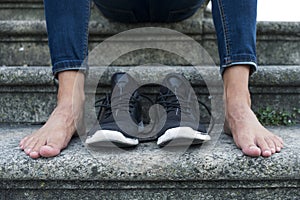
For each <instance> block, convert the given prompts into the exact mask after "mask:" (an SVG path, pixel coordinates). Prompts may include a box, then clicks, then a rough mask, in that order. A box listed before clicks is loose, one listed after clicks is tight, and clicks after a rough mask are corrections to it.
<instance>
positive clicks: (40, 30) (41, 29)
mask: <svg viewBox="0 0 300 200" xmlns="http://www.w3.org/2000/svg"><path fill="white" fill-rule="evenodd" d="M102 21H103V22H102ZM195 23H198V24H199V25H198V26H196V27H193V28H191V30H186V29H185V28H186V27H187V26H192V25H191V24H193V26H195ZM147 26H148V27H150V26H154V27H165V28H170V29H175V30H176V29H178V31H181V32H183V33H187V34H214V32H215V31H214V27H213V22H212V20H211V19H204V20H203V29H202V28H201V27H200V26H201V21H198V20H196V19H194V18H192V19H190V20H189V19H187V20H184V21H182V22H178V23H170V24H164V23H145V24H144V23H143V24H122V23H117V22H109V23H108V22H107V20H106V19H103V20H97V21H95V20H92V21H90V28H89V30H90V34H91V35H103V34H104V35H105V34H107V35H111V34H116V33H119V32H121V31H125V30H129V29H132V28H138V27H147ZM0 27H1V29H0V35H2V37H3V36H5V35H7V34H10V35H13V36H22V35H23V34H27V35H46V34H47V33H46V22H45V21H44V20H32V21H31V20H0ZM201 29H202V30H201ZM299 32H300V22H264V21H262V22H257V34H258V36H259V35H269V34H272V35H289V36H291V37H293V38H299V37H300V34H299Z"/></svg>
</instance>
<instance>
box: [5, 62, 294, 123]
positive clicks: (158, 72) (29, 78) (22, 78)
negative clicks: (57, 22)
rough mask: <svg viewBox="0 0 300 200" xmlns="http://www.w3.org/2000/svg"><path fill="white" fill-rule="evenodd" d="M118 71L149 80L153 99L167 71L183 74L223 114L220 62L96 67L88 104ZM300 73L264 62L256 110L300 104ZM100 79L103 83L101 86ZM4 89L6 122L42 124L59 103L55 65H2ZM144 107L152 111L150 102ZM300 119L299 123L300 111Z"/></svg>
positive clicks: (254, 88)
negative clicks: (192, 64) (170, 65)
mask: <svg viewBox="0 0 300 200" xmlns="http://www.w3.org/2000/svg"><path fill="white" fill-rule="evenodd" d="M117 71H123V72H128V73H131V74H132V75H133V77H134V78H135V79H136V80H139V81H140V83H141V84H142V85H145V84H148V85H147V86H145V87H146V88H145V89H144V90H143V91H144V92H145V94H146V95H148V96H150V97H151V98H152V99H153V100H154V98H155V96H156V94H157V92H158V89H159V86H157V85H156V84H157V83H160V81H161V80H162V79H163V78H164V77H165V76H166V75H167V74H168V73H172V72H177V73H182V74H184V75H185V77H186V78H187V79H188V80H189V81H190V83H191V85H192V86H193V88H194V90H195V92H196V93H197V95H198V96H199V99H200V100H201V101H203V102H204V103H205V104H207V105H208V107H209V108H211V109H212V110H213V111H216V113H215V114H216V115H217V116H216V117H217V118H220V119H221V118H222V115H221V114H222V112H223V108H222V105H223V103H222V92H223V90H222V80H221V77H220V75H219V69H218V67H216V66H215V67H209V66H206V67H205V66H201V67H191V66H177V67H176V66H173V67H167V66H164V67H157V66H150V67H124V66H123V67H122V66H119V67H109V68H106V67H98V68H97V67H91V68H90V73H89V76H88V79H87V87H86V93H87V105H89V106H92V105H94V103H93V101H94V100H95V95H97V97H99V96H103V95H104V94H105V93H107V92H109V91H110V77H111V75H112V74H113V73H115V72H117ZM299 76H300V66H262V67H260V68H259V70H258V72H257V73H255V74H254V75H253V76H252V77H251V80H250V91H251V93H252V102H253V109H254V110H255V111H258V110H259V109H263V110H265V109H266V108H267V107H270V108H271V109H274V110H285V111H287V112H288V113H292V112H293V109H294V108H297V109H300V107H299V105H300V104H299V102H300V87H299V86H300V77H299ZM98 82H99V84H101V87H100V88H99V89H97V90H96V86H97V83H98ZM155 83H156V84H155ZM0 93H1V95H0V105H1V107H0V122H1V123H43V122H45V121H46V120H47V118H48V116H49V115H50V113H51V112H52V110H53V109H54V107H55V105H56V86H55V85H54V82H53V76H52V72H51V68H50V67H0ZM213 102H214V104H212V103H213ZM145 103H146V104H149V102H145ZM213 105H216V106H213ZM144 111H145V113H148V112H146V111H147V107H146V108H145V110H144ZM91 113H92V112H91ZM93 113H94V112H93ZM204 113H206V112H204ZM145 115H146V116H144V117H145V119H147V118H148V117H147V114H145ZM219 115H220V116H219ZM218 116H219V117H218ZM207 117H208V116H207V114H204V118H205V119H206V118H207ZM295 121H296V122H297V123H298V122H299V116H298V117H297V119H296V120H295Z"/></svg>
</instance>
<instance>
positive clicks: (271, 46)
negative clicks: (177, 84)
mask: <svg viewBox="0 0 300 200" xmlns="http://www.w3.org/2000/svg"><path fill="white" fill-rule="evenodd" d="M203 10H204V8H202V9H200V10H199V12H197V13H196V14H195V15H194V16H193V17H191V18H189V19H187V20H184V21H182V22H179V23H171V24H149V23H148V24H121V23H116V22H111V21H109V20H107V19H106V18H105V17H103V16H102V15H101V13H100V12H99V11H98V10H97V9H96V8H95V6H94V5H93V6H92V14H91V21H90V25H89V30H90V38H89V49H90V50H92V49H93V48H94V47H95V46H97V45H98V44H99V43H100V42H102V41H103V40H105V39H106V38H108V37H110V36H112V35H115V34H117V33H119V32H122V31H126V30H129V29H133V28H139V27H149V26H151V27H164V28H169V29H173V30H176V31H179V32H181V33H183V34H185V35H187V36H189V37H191V38H193V39H194V40H196V41H197V42H199V43H200V44H201V45H202V46H203V47H204V48H205V49H206V50H207V51H208V53H209V54H210V55H211V57H212V58H213V60H214V61H215V63H219V57H218V53H217V44H216V35H215V32H214V28H213V22H212V19H211V18H210V17H207V15H205V16H206V17H205V16H204V14H203ZM0 12H1V16H0V55H1V56H0V66H1V65H6V66H24V65H25V66H45V65H46V66H48V65H50V56H49V50H48V45H47V36H46V28H45V21H44V11H43V3H42V0H24V1H18V0H6V1H2V2H0ZM299 30H300V23H299V22H259V23H258V30H257V55H258V60H259V64H260V65H299V64H300V51H299V49H300V36H299ZM141 58H142V59H141ZM144 63H161V64H167V65H187V64H188V63H187V61H186V60H184V59H182V58H179V57H178V56H177V57H174V56H171V55H170V54H169V53H168V52H165V51H161V50H151V49H148V50H140V51H137V52H134V53H133V54H128V55H126V56H123V57H122V58H120V59H118V60H116V61H115V63H114V65H123V66H129V65H140V64H144Z"/></svg>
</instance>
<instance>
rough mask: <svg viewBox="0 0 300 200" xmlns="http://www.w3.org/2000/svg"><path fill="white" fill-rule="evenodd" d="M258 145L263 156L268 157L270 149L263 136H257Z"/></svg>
mask: <svg viewBox="0 0 300 200" xmlns="http://www.w3.org/2000/svg"><path fill="white" fill-rule="evenodd" d="M257 144H258V147H259V148H260V149H261V155H262V156H264V157H269V156H271V155H272V152H271V149H270V147H269V145H268V143H267V142H266V140H265V138H259V139H258V140H257Z"/></svg>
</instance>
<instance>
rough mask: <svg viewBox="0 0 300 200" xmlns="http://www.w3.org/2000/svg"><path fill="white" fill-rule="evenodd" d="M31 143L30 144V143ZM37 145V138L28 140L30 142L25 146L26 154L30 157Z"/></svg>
mask: <svg viewBox="0 0 300 200" xmlns="http://www.w3.org/2000/svg"><path fill="white" fill-rule="evenodd" d="M29 142H30V143H29ZM36 143H37V139H35V138H30V139H29V140H28V142H27V143H26V144H25V145H24V152H25V153H26V154H27V155H29V154H30V152H31V151H32V149H33V148H34V146H35V145H36Z"/></svg>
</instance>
